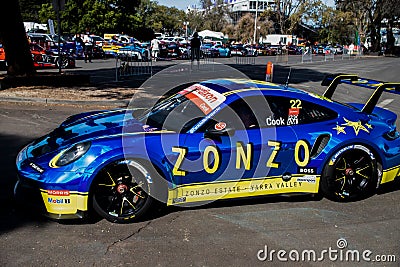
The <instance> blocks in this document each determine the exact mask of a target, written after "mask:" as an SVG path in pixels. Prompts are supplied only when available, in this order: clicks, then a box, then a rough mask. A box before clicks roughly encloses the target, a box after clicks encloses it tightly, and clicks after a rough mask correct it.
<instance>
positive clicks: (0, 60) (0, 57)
mask: <svg viewBox="0 0 400 267" xmlns="http://www.w3.org/2000/svg"><path fill="white" fill-rule="evenodd" d="M5 67H6V53H4V48H3V45H2V44H0V69H3V68H5Z"/></svg>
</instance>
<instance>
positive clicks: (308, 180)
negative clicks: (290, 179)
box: [297, 175, 317, 184]
mask: <svg viewBox="0 0 400 267" xmlns="http://www.w3.org/2000/svg"><path fill="white" fill-rule="evenodd" d="M297 182H299V183H311V184H315V183H316V182H317V176H316V175H304V176H303V177H297Z"/></svg>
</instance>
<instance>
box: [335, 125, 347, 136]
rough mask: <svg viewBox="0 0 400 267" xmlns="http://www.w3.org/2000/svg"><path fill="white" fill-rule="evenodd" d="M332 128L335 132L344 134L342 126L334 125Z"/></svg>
mask: <svg viewBox="0 0 400 267" xmlns="http://www.w3.org/2000/svg"><path fill="white" fill-rule="evenodd" d="M332 129H333V130H336V131H337V132H336V134H337V135H339V134H340V133H344V134H346V131H345V130H344V129H345V127H343V126H340V125H336V127H335V128H332Z"/></svg>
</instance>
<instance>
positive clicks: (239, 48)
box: [231, 44, 248, 57]
mask: <svg viewBox="0 0 400 267" xmlns="http://www.w3.org/2000/svg"><path fill="white" fill-rule="evenodd" d="M247 54H248V51H247V49H246V48H245V47H244V46H243V45H242V44H236V45H232V46H231V55H232V56H240V57H245V56H247Z"/></svg>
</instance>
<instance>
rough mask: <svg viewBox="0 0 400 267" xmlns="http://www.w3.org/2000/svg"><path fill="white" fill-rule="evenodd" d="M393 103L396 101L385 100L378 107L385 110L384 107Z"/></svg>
mask: <svg viewBox="0 0 400 267" xmlns="http://www.w3.org/2000/svg"><path fill="white" fill-rule="evenodd" d="M393 101H394V99H385V100H383V101H382V102H381V103H379V104H378V105H377V106H378V107H380V108H383V107H385V106H387V105H389V104H390V103H392V102H393Z"/></svg>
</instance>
